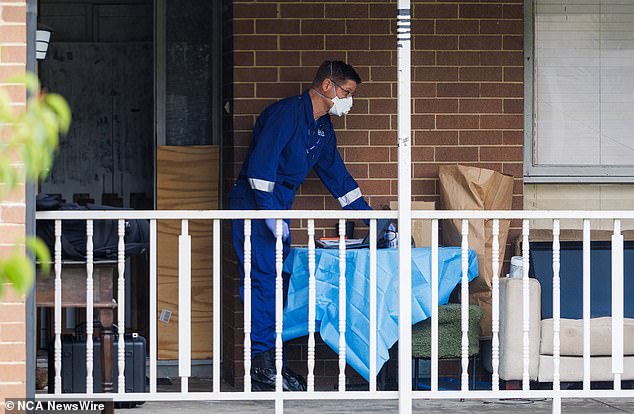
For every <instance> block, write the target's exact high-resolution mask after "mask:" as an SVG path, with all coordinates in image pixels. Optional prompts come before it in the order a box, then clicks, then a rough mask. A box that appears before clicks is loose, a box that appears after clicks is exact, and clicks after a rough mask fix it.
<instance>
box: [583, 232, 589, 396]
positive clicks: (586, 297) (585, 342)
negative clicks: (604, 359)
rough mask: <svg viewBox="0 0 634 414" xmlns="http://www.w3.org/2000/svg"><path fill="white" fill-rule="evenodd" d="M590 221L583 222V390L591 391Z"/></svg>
mask: <svg viewBox="0 0 634 414" xmlns="http://www.w3.org/2000/svg"><path fill="white" fill-rule="evenodd" d="M590 248H591V245H590V220H583V389H584V390H586V391H587V390H590V316H591V314H590Z"/></svg>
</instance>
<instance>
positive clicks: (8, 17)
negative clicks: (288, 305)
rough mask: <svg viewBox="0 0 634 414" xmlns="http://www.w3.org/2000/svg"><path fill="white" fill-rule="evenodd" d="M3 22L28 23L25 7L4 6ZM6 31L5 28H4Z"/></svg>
mask: <svg viewBox="0 0 634 414" xmlns="http://www.w3.org/2000/svg"><path fill="white" fill-rule="evenodd" d="M1 11H2V20H3V21H4V22H7V23H24V22H26V7H25V6H2V9H1ZM2 30H4V27H3V28H2Z"/></svg>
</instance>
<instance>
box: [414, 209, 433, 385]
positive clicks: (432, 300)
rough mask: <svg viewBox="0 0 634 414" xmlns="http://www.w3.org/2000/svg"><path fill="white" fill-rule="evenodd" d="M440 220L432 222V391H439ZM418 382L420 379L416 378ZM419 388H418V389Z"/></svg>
mask: <svg viewBox="0 0 634 414" xmlns="http://www.w3.org/2000/svg"><path fill="white" fill-rule="evenodd" d="M438 284H439V280H438V220H436V219H434V220H432V222H431V380H430V385H431V390H432V392H433V391H438ZM416 381H418V378H416ZM417 388H418V387H417Z"/></svg>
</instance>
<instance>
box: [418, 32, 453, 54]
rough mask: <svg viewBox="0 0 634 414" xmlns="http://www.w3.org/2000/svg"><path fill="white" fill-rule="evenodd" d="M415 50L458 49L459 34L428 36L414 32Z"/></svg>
mask: <svg viewBox="0 0 634 414" xmlns="http://www.w3.org/2000/svg"><path fill="white" fill-rule="evenodd" d="M413 38H414V49H415V50H433V51H436V50H457V49H458V36H428V35H417V34H414V36H413Z"/></svg>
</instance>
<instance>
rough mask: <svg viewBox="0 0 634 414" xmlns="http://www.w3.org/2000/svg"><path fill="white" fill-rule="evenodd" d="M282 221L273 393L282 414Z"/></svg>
mask: <svg viewBox="0 0 634 414" xmlns="http://www.w3.org/2000/svg"><path fill="white" fill-rule="evenodd" d="M282 231H283V228H282V220H281V219H277V220H276V226H275V236H276V239H277V240H276V242H275V270H276V276H275V368H276V375H275V391H276V393H277V396H276V397H275V413H276V414H282V413H283V412H284V399H283V395H282V391H283V388H282V384H283V383H282V369H283V358H284V350H283V346H284V343H283V341H282V332H283V328H284V326H283V316H284V314H283V307H284V298H283V288H284V282H283V279H282V269H283V265H284V263H283V260H284V244H283V243H282Z"/></svg>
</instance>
